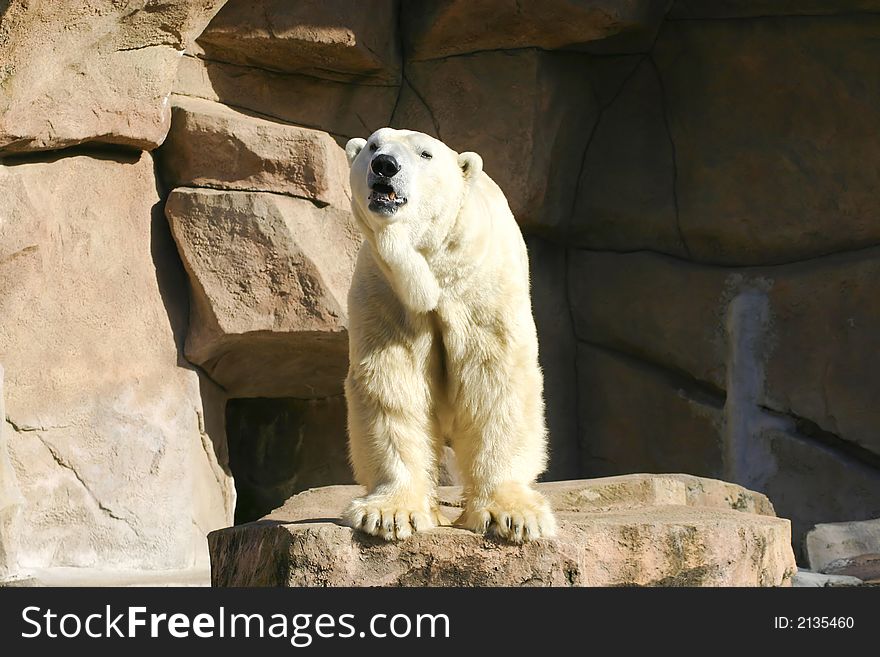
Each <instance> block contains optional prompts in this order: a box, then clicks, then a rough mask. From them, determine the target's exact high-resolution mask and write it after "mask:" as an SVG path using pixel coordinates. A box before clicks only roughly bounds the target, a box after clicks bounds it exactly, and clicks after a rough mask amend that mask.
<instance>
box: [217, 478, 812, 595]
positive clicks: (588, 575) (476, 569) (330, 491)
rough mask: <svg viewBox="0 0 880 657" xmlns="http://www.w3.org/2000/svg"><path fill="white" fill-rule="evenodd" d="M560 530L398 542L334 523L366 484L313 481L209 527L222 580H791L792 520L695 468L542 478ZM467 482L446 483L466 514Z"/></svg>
mask: <svg viewBox="0 0 880 657" xmlns="http://www.w3.org/2000/svg"><path fill="white" fill-rule="evenodd" d="M540 488H541V490H542V491H543V492H544V493H545V494H546V495H547V496H548V497H549V498H550V500H551V503H552V505H553V507H554V509H555V510H556V512H557V517H558V519H559V523H560V532H559V536H558V537H557V538H555V539H552V540H540V541H536V542H534V543H529V544H526V545H521V546H517V545H509V544H505V543H499V542H497V541H495V540H492V539H490V538H486V537H482V536H478V535H476V534H473V533H471V532H469V531H465V530H463V529H458V528H451V527H444V528H439V529H436V530H433V531H430V532H426V533H423V534H417V535H415V536H413V537H412V538H411V539H409V540H406V541H402V542H399V543H385V542H384V541H381V540H378V539H372V538H369V537H364V536H361V535H358V534H353V532H352V531H351V530H350V529H349V528H348V527H345V526H343V525H342V524H341V523H340V522H339V521H338V515H339V513H340V511H341V510H342V509H343V508H344V507H345V505H346V504H347V503H348V501H349V500H350V499H351V498H352V497H354V496H355V495H358V494H360V493H361V490H362V489H361V488H360V487H359V486H328V487H325V488H315V489H311V490H308V491H306V492H304V493H300V494H299V495H295V496H294V497H291V498H290V499H289V500H288V501H287V502H286V503H285V504H284V506H282V507H281V508H279V509H276V510H275V511H273V512H272V513H271V514H269V515H268V516H266V517H264V518H262V519H261V520H258V521H256V522H252V523H249V524H246V525H239V526H237V527H231V528H228V529H222V530H218V531H215V532H212V533H211V534H210V535H209V536H208V543H209V546H210V552H211V570H212V574H211V580H212V584H213V585H214V586H788V585H790V584H791V578H792V575H793V574H794V573H795V572H796V566H795V561H794V555H793V553H792V549H791V526H790V523H789V521H788V520H785V519H781V518H777V517H776V516H775V515H774V512H773V507H772V505H771V504H770V502H769V501H768V500H767V498H766V497H764V496H763V495H761V494H760V493H755V492H752V491H748V490H746V489H744V488H742V487H740V486H736V485H734V484H729V483H725V482H722V481H716V480H713V479H703V478H700V477H693V476H689V475H678V474H670V475H648V474H636V475H626V476H621V477H608V478H604V479H593V480H580V481H563V482H552V483H546V484H540ZM459 495H460V490H459V489H458V488H454V487H449V488H443V489H441V500H442V502H443V503H444V511H445V512H447V513H448V515H449V517H450V518H454V517H455V516H456V514H457V512H458V509H457V508H456V507H457V505H458V504H459V501H458V500H459Z"/></svg>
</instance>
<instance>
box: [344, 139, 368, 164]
mask: <svg viewBox="0 0 880 657" xmlns="http://www.w3.org/2000/svg"><path fill="white" fill-rule="evenodd" d="M366 145H367V140H366V139H363V138H362V137H355V138H354V139H349V140H348V143H347V144H346V145H345V155H346V156H347V157H348V163H349V164H351V163H352V162H354V158H356V157H357V156H358V153H360V152H361V150H363V148H364V146H366Z"/></svg>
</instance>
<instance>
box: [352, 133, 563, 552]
mask: <svg viewBox="0 0 880 657" xmlns="http://www.w3.org/2000/svg"><path fill="white" fill-rule="evenodd" d="M373 146H375V150H372V148H373ZM346 152H347V154H348V157H349V160H350V162H351V165H352V166H351V186H352V210H353V212H354V215H355V217H356V219H357V221H358V223H359V225H360V227H361V229H362V231H363V233H364V237H365V242H364V244H363V246H362V247H361V251H360V254H359V256H358V262H357V266H356V268H355V273H354V278H353V281H352V286H351V290H350V292H349V297H348V306H349V351H350V363H351V364H350V368H349V374H348V378H347V380H346V386H345V390H346V396H347V399H348V427H349V448H350V455H351V463H352V466H353V468H354V474H355V477H356V479H357V480H358V482H359V483H361V484H363V485H364V486H366V487H367V491H368V492H367V495H366V496H365V497H362V498H359V499H356V500H354V501H353V502H352V504H351V506H350V507H349V508H348V510H347V511H346V512H345V514H344V518H345V519H346V521H347V522H348V523H349V524H350V525H351V526H353V527H355V528H357V529H361V530H363V531H365V532H367V533H369V534H373V535H377V536H382V537H383V538H385V539H389V540H391V539H394V538H398V539H400V538H405V537H407V536H409V535H410V534H411V533H412V532H413V531H419V530H424V529H428V528H430V527H434V526H436V525H438V524H445V521H444V519H443V517H442V516H441V515H440V513H439V511H438V508H437V501H436V480H437V465H438V455H439V453H440V451H441V449H442V447H443V445H444V444H445V442H446V441H447V440H449V441H450V442H451V444H452V446H453V449H454V450H455V452H456V457H457V459H458V462H459V466H460V468H461V470H462V474H463V476H464V478H465V482H466V485H465V496H466V504H465V509H464V511H463V513H462V515H461V517H460V519H459V521H458V522H459V524H461V525H463V526H465V527H468V528H470V529H472V530H474V531H477V532H481V533H482V532H486V531H491V532H493V533H495V534H497V535H499V536H502V537H504V538H507V539H509V540H513V541H516V542H520V541H523V540H529V539H535V538H539V537H541V536H551V535H553V533H554V531H555V527H556V523H555V521H554V518H553V515H552V513H551V511H550V507H549V505H548V503H547V501H546V500H545V499H544V497H543V496H541V495H540V494H539V493H538V492H537V491H535V489H534V488H533V484H534V482H535V479H536V478H537V476H538V475H539V474H540V473H541V472H542V471H543V469H544V467H545V465H546V461H547V451H546V429H545V425H544V402H543V380H542V375H541V371H540V367H539V365H538V341H537V335H536V332H535V324H534V320H533V318H532V310H531V301H530V298H529V267H528V256H527V253H526V247H525V243H524V241H523V238H522V235H521V233H520V231H519V227H518V226H517V224H516V222H515V220H514V218H513V215H512V214H511V212H510V208H509V207H508V205H507V200H506V199H505V197H504V194H503V193H502V192H501V190H500V189H499V188H498V186H497V185H496V184H495V183H494V182H493V181H492V180H491V178H489V176H488V175H486V174H485V173H484V172H483V170H482V160H481V159H480V156H479V155H477V154H475V153H462V154H461V155H459V154H458V153H456V152H454V151H453V150H451V149H450V148H449V147H447V146H446V145H445V144H443V143H442V142H440V141H438V140H436V139H433V138H431V137H429V136H427V135H424V134H421V133H418V132H411V131H403V130H392V129H390V128H383V129H382V130H379V131H377V132H375V133H374V134H373V135H372V136H371V137H370V139H369V141H366V142H365V140H363V139H353V140H351V141H350V142H349V143H348V145H347V147H346ZM383 152H388V153H394V154H395V156H396V157H397V159H398V160H399V161H400V162H401V165H402V168H401V172H400V174H399V175H400V178H399V180H398V185H399V191H400V194H402V195H405V196H406V198H407V202H406V204H404V205H402V206H400V207H399V208H398V209H397V211H396V212H395V213H394V214H393V215H390V216H386V215H383V214H382V213H378V212H373V211H371V210H370V209H369V200H368V197H369V195H370V188H369V186H368V183H367V175H368V171H369V167H370V161H371V159H372V158H373V157H374V156H375V155H377V154H380V153H383ZM427 152H430V154H431V155H432V157H431V158H430V159H426V158H425V157H421V154H422V153H427ZM395 180H397V177H395Z"/></svg>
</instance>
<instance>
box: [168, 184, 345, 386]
mask: <svg viewBox="0 0 880 657" xmlns="http://www.w3.org/2000/svg"><path fill="white" fill-rule="evenodd" d="M165 213H166V215H167V216H168V220H169V222H170V224H171V230H172V233H173V235H174V239H175V240H176V242H177V246H178V250H179V251H180V256H181V258H182V259H183V264H184V267H185V268H186V271H187V273H188V274H189V279H190V294H191V300H192V309H191V313H190V322H189V332H188V334H187V337H186V357H187V358H188V359H189V360H190V361H191V362H193V363H195V364H197V365H198V366H199V367H201V368H203V369H204V370H205V371H206V372H207V373H208V374H209V375H210V376H211V378H212V379H213V380H215V381H216V382H217V383H219V384H220V385H221V386H222V387H223V388H224V389H225V390H226V392H227V393H228V394H229V395H230V396H234V397H299V398H303V399H314V398H320V397H327V396H331V395H337V394H340V393H341V392H342V384H343V381H344V379H345V374H346V370H347V368H348V333H347V331H346V323H347V316H346V307H347V306H346V296H347V294H348V287H349V284H350V282H351V275H352V272H353V270H354V261H355V256H356V255H357V251H358V249H359V247H360V243H361V237H360V233H359V231H358V229H357V228H356V227H355V225H354V220H353V219H352V217H351V214H350V212H348V211H343V210H339V209H337V208H334V207H333V206H327V207H323V208H321V207H318V206H316V205H315V204H314V203H312V202H311V201H307V200H304V199H299V198H291V197H289V196H282V195H280V194H267V193H254V192H238V191H218V190H210V189H192V188H179V189H176V190H174V191H173V192H172V193H171V194H170V195H169V197H168V201H167V203H166V205H165Z"/></svg>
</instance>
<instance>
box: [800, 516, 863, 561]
mask: <svg viewBox="0 0 880 657" xmlns="http://www.w3.org/2000/svg"><path fill="white" fill-rule="evenodd" d="M805 545H806V553H807V558H808V560H809V564H810V568H811V569H812V570H821V571H825V570H826V567H827V566H828V564H830V563H831V562H833V561H836V560H838V559H846V558H851V557H856V556H858V555H860V554H866V553H871V552H874V553H878V552H880V518H878V519H872V520H862V521H857V522H826V523H821V524H818V525H816V526H815V527H813V528H812V529H811V530H810V531H809V533H808V534H807V538H806V541H805Z"/></svg>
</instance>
